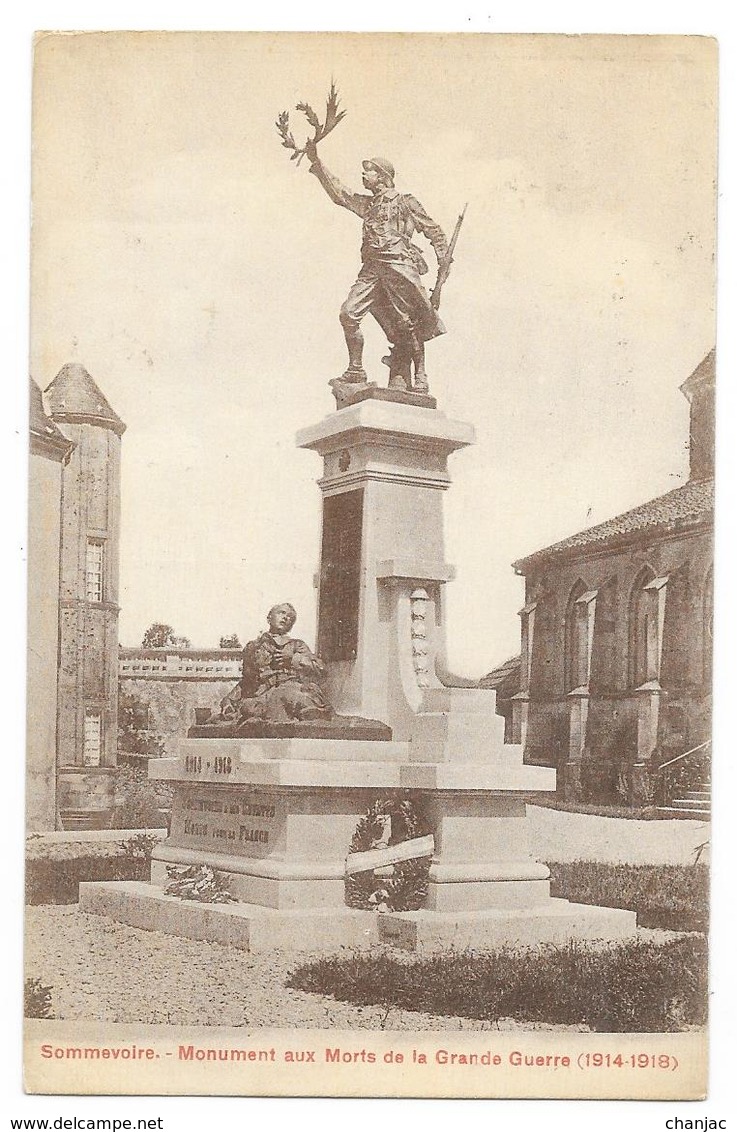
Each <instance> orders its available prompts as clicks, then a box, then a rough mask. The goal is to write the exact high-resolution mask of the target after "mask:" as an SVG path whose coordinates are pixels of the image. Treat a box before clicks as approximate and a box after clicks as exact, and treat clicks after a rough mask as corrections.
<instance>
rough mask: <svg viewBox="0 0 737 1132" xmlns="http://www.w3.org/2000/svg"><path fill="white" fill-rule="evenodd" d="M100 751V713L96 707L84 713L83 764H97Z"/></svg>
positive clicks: (98, 763)
mask: <svg viewBox="0 0 737 1132" xmlns="http://www.w3.org/2000/svg"><path fill="white" fill-rule="evenodd" d="M101 753H102V714H101V712H100V710H99V709H98V708H88V709H87V710H86V712H85V713H84V765H85V766H99V765H100V756H101Z"/></svg>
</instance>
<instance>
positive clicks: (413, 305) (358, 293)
mask: <svg viewBox="0 0 737 1132" xmlns="http://www.w3.org/2000/svg"><path fill="white" fill-rule="evenodd" d="M363 164H364V167H365V168H369V167H373V168H374V169H378V170H379V171H380V172H382V173H384V174H385V175H386V176H387V178H388V179H389V180H391V181H393V180H394V168H393V166H392V165H391V163H390V162H388V161H386V159H384V158H371V159H370V160H369V161H364V163H363ZM310 172H311V173H314V175H315V176H316V177H317V179H318V180H319V181H320V184H321V185H322V186H323V188H324V189H325V191H326V193H327V194H328V196H329V197H330V199H331V200H333V201H334V202H335V203H336V204H339V205H341V206H342V207H343V208H347V209H349V210H350V211H351V212H355V213H356V215H357V216H360V217H361V219H362V220H363V240H362V243H361V259H362V261H363V266H362V267H361V270H360V272H359V274H358V278H357V279H356V281H355V283H354V284H353V286H352V287H351V289H350V291H349V292H348V296H347V298H346V300H345V302H344V303H343V306H342V307H341V310H340V321H341V323H342V325H343V328H344V330H345V333H346V341H347V342H348V349H349V354H350V355H351V363H350V364H349V368H348V370H347V371H346V373H345V374H344V379H345V380H348V381H350V380H365V374H364V373H363V370H362V368H361V363H360V360H359V361H358V365H356V364H355V360H356V358H357V357H358V358H360V349H359V350H358V351H355V352H354V353H351V344H352V340H353V341H354V342H355V340H356V335H357V334H358V327H359V324H360V322H361V320H362V319H363V318H364V317H365V315H367V314H369V313H371V314H372V315H373V316H374V317H375V318H376V320H377V322H378V323H379V324H380V326H381V327H382V329H383V330H384V332H385V334H386V335H387V338H388V339H389V341H390V342H391V343H393V344H394V347H395V351H393V353H395V355H396V357H397V359H398V365H397V366H395V369H396V370H397V371H400V372H401V369H402V363H403V360H406V363H407V367H408V364H409V358H410V357H412V358H414V359H415V360H416V359H417V358H418V357H420V358H422V351H421V344H422V343H424V342H427V341H428V340H429V339H431V338H435V337H437V335H439V334H444V333H445V327H444V326H443V323H442V322H441V320H440V318H439V317H438V314H437V311H436V310H435V309H434V308H433V306H432V305H431V303H430V299H429V296H428V294H427V291H426V290H425V288H424V286H423V283H422V279H421V276H422V275H424V274H425V273H426V272H427V270H428V267H427V264H426V262H425V260H424V258H423V256H422V253H421V252H420V249H419V248H418V247H417V245H416V244H413V243H412V236H413V235H414V233H415V232H421V233H422V235H423V236H425V237H426V238H427V239H428V240H429V241H430V243H431V244H432V246H433V249H434V251H435V254H436V256H437V257H438V261H440V260H441V259H442V258H443V257H444V256H445V255H446V254H447V251H448V242H447V240H446V238H445V234H444V232H443V230H442V228H441V227H440V226H439V225H438V224H436V223H435V221H434V220H433V219H432V217H430V216H429V215H428V213H427V212H426V211H425V209H424V208H423V207H422V205H421V204H420V202H419V201H418V200H417V198H416V197H413V196H411V195H410V194H409V193H400V192H398V191H397V189H395V188H394V186H393V184H384V185H382V186H381V187H380V188H379V190H378V191H377V192H376V194H369V193H353V192H351V191H350V190H349V189H346V188H345V186H344V185H342V184H341V182H340V181H339V180H338V178H337V177H335V176H334V175H333V174H332V173H331V172H330V171H329V170H328V169H326V168H325V166H324V165H323V164H322V162H321V161H320V160H319V158H316V159H315V160H314V161H313V163H312V165H311V167H310ZM361 344H362V343H361ZM419 364H420V365H421V367H422V375H421V376H424V362H423V361H422V360H421V361H420V363H419ZM416 368H417V360H416ZM391 384H392V382H391V380H390V385H391Z"/></svg>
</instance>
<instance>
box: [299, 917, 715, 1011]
mask: <svg viewBox="0 0 737 1132" xmlns="http://www.w3.org/2000/svg"><path fill="white" fill-rule="evenodd" d="M287 987H290V988H292V989H294V990H301V991H311V992H312V993H314V994H321V995H329V996H331V997H333V998H335V999H337V1000H338V1001H340V1002H350V1003H352V1004H353V1005H356V1006H374V1005H379V1006H382V1007H385V1008H387V1009H389V1008H392V1007H398V1008H403V1009H409V1010H420V1011H425V1012H427V1013H430V1014H435V1015H458V1016H461V1017H465V1018H473V1019H483V1020H485V1021H487V1022H496V1021H498V1020H499V1019H507V1018H512V1019H515V1020H519V1021H522V1022H530V1023H535V1022H545V1023H549V1024H553V1025H556V1024H557V1025H575V1024H584V1025H586V1026H588V1027H589V1028H590V1029H591V1030H594V1031H598V1032H603V1033H648V1032H651V1033H658V1032H670V1031H678V1030H683V1029H687V1028H689V1027H692V1026H703V1025H704V1024H705V1022H706V1003H707V953H706V940H705V939H704V937H703V936H698V935H689V936H683V937H681V938H680V939H671V940H669V941H668V942H666V943H663V944H657V943H654V942H651V941H645V940H635V941H632V942H628V943H623V944H619V945H612V946H609V947H591V946H588V947H587V946H586V945H584V944H579V943H570V944H567V945H566V946H564V947H554V946H541V947H536V948H532V949H529V950H526V951H513V950H511V949H506V948H504V949H500V950H498V951H494V952H488V953H482V952H474V951H463V952H445V953H443V954H438V955H432V956H429V957H424V956H412V957H411V958H406V957H404V956H399V955H397V956H394V955H391V954H386V953H385V954H379V955H374V954H371V953H370V952H369V953H360V952H356V953H353V954H351V955H348V956H330V957H327V958H321V959H318V960H316V961H314V962H308V963H304V964H302V965H301V966H299V967H298V968H296V970H294V971H293V972H292V974H291V975H290V977H289V979H288V980H287Z"/></svg>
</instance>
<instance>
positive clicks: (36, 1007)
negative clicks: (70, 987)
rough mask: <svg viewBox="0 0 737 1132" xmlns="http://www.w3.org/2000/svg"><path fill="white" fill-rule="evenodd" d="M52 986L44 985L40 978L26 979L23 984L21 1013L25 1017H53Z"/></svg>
mask: <svg viewBox="0 0 737 1132" xmlns="http://www.w3.org/2000/svg"><path fill="white" fill-rule="evenodd" d="M53 989H54V988H53V987H47V986H45V985H44V984H43V983H42V982H41V980H40V979H26V981H25V983H24V984H23V1014H24V1015H25V1017H26V1018H53V1017H54V1014H53V1010H52V1004H51V994H52V991H53Z"/></svg>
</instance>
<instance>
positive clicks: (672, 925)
mask: <svg viewBox="0 0 737 1132" xmlns="http://www.w3.org/2000/svg"><path fill="white" fill-rule="evenodd" d="M549 867H550V874H551V895H553V896H561V897H563V898H564V899H566V900H572V901H574V903H577V904H601V905H604V907H606V908H631V909H633V910H634V911H635V912H637V922H638V924H639V925H640V927H644V928H668V929H673V930H675V931H701V932H703V931H706V930H707V927H708V922H709V870H708V868H707V866H706V865H704V864H698V863H697V864H693V865H609V864H603V863H601V862H599V861H572V862H570V863H565V864H551V865H550V866H549Z"/></svg>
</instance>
